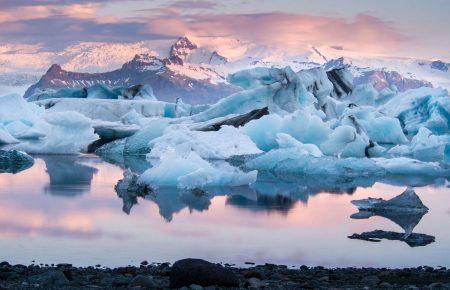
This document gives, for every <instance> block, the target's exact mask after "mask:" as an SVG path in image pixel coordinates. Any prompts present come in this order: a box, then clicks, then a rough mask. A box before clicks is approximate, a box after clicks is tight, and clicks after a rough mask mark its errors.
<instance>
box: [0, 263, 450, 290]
mask: <svg viewBox="0 0 450 290" xmlns="http://www.w3.org/2000/svg"><path fill="white" fill-rule="evenodd" d="M225 265H226V266H222V265H221V264H213V263H209V262H207V261H204V260H200V259H184V260H180V261H177V262H175V263H174V264H173V265H171V264H169V263H160V264H156V263H151V264H150V263H148V262H146V261H143V262H142V263H141V264H140V266H138V267H136V266H126V267H118V268H105V267H101V266H100V265H97V266H90V267H74V266H72V265H71V264H58V265H55V266H40V265H33V264H32V265H29V266H25V265H20V264H17V265H10V264H9V263H8V262H1V263H0V290H3V289H180V288H182V289H196V290H201V289H210V290H212V289H243V288H253V289H255V288H261V289H320V288H322V289H328V288H334V289H363V288H365V287H366V289H367V287H368V288H377V289H378V288H385V289H405V288H409V289H417V288H419V289H450V269H447V268H445V267H437V268H433V267H428V266H421V267H416V268H404V269H390V268H354V267H349V268H324V267H321V266H317V267H307V266H300V267H297V268H291V267H288V266H285V265H274V264H265V265H251V264H248V266H249V267H248V268H247V267H245V268H240V267H234V266H227V264H225Z"/></svg>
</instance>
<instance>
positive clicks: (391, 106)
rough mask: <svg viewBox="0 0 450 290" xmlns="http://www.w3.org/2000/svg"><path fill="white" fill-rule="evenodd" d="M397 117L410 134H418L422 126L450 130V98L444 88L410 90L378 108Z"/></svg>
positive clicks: (438, 131) (434, 129) (443, 131)
mask: <svg viewBox="0 0 450 290" xmlns="http://www.w3.org/2000/svg"><path fill="white" fill-rule="evenodd" d="M378 110H379V111H380V112H382V113H384V114H386V115H388V116H391V117H396V118H398V119H399V120H400V122H401V123H402V124H403V125H404V129H405V130H406V131H407V132H408V134H410V135H413V134H416V133H417V131H418V130H419V128H420V127H427V128H428V129H430V130H431V131H432V132H433V133H436V134H443V133H446V132H448V129H449V126H448V124H449V118H450V99H449V97H448V92H447V91H446V90H444V89H442V88H428V87H422V88H419V89H414V90H408V91H406V92H403V93H400V94H398V95H396V96H395V97H393V98H392V99H391V100H390V101H388V102H387V103H386V104H384V105H383V106H381V107H380V108H379V109H378Z"/></svg>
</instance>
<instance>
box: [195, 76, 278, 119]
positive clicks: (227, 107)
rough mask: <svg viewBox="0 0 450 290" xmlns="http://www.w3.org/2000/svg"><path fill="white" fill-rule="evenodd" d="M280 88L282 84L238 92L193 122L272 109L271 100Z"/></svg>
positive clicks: (198, 116) (202, 113) (204, 112)
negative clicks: (266, 108)
mask: <svg viewBox="0 0 450 290" xmlns="http://www.w3.org/2000/svg"><path fill="white" fill-rule="evenodd" d="M280 88H281V84H279V83H275V84H272V85H268V86H264V87H258V88H255V89H249V90H246V91H241V92H237V93H235V94H232V95H230V96H228V97H226V98H223V99H221V100H220V101H218V102H217V103H216V104H214V105H212V106H211V107H210V108H208V109H206V110H204V111H202V112H200V113H199V114H197V115H194V116H192V120H194V121H195V122H204V121H207V120H211V119H215V118H219V117H224V116H227V115H231V114H245V113H248V112H250V111H252V110H255V109H261V108H264V107H269V109H270V106H271V104H270V103H271V99H272V97H273V96H274V94H275V92H276V91H277V90H279V89H280ZM269 105H270V106H269Z"/></svg>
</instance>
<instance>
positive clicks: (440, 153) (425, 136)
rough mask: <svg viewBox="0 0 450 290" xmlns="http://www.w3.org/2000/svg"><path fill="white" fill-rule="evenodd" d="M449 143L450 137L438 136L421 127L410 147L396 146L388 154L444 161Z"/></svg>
mask: <svg viewBox="0 0 450 290" xmlns="http://www.w3.org/2000/svg"><path fill="white" fill-rule="evenodd" d="M448 143H450V136H449V135H441V136H436V135H433V133H432V132H431V131H430V130H429V129H427V128H426V127H421V128H420V129H419V131H418V132H417V134H416V135H415V136H414V137H413V138H412V140H411V143H410V144H409V146H407V145H402V146H395V147H393V148H391V149H390V150H389V151H388V153H389V154H390V155H392V156H413V157H414V158H416V159H419V160H425V161H427V160H442V158H443V157H444V150H445V146H446V144H448Z"/></svg>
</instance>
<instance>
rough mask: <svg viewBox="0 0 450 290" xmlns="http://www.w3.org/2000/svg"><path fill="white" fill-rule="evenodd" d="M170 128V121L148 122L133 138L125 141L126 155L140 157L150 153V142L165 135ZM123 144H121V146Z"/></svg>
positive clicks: (152, 120)
mask: <svg viewBox="0 0 450 290" xmlns="http://www.w3.org/2000/svg"><path fill="white" fill-rule="evenodd" d="M168 126H169V121H168V119H151V120H148V121H147V123H146V124H145V127H143V128H142V129H141V130H139V131H138V132H136V134H134V135H133V136H130V137H128V138H126V139H125V143H124V144H123V154H124V155H140V154H147V153H149V152H150V146H149V142H151V141H152V140H153V139H155V138H158V137H160V136H162V135H163V134H164V131H165V130H166V128H167V127H168ZM121 145H122V144H119V146H121Z"/></svg>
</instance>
